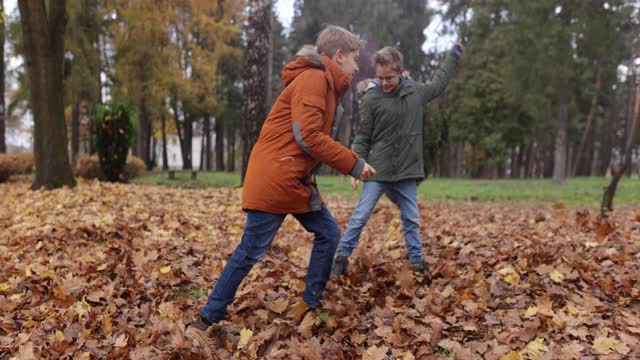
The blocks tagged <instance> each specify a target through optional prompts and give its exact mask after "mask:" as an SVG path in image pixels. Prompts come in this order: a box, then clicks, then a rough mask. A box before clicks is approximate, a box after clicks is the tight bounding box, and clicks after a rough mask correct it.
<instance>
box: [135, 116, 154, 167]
mask: <svg viewBox="0 0 640 360" xmlns="http://www.w3.org/2000/svg"><path fill="white" fill-rule="evenodd" d="M137 148H138V151H137V153H138V156H139V157H140V158H141V159H142V161H144V163H145V165H146V166H147V170H151V169H152V168H153V163H152V161H151V119H150V118H149V110H148V109H147V106H146V105H145V104H144V103H143V104H142V109H141V113H140V129H139V131H138V146H137Z"/></svg>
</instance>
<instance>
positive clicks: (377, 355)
mask: <svg viewBox="0 0 640 360" xmlns="http://www.w3.org/2000/svg"><path fill="white" fill-rule="evenodd" d="M388 351H389V348H388V347H386V346H381V347H377V346H375V345H373V346H371V347H370V348H368V349H367V351H365V352H364V354H362V360H385V359H386V358H387V352H388Z"/></svg>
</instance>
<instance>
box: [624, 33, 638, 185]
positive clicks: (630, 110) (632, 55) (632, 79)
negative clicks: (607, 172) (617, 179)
mask: <svg viewBox="0 0 640 360" xmlns="http://www.w3.org/2000/svg"><path fill="white" fill-rule="evenodd" d="M636 37H637V36H636V34H635V33H634V32H632V33H631V34H630V38H629V48H630V50H631V51H630V54H629V55H630V57H629V77H628V82H629V102H628V104H627V117H626V119H625V124H626V126H625V129H624V139H628V138H629V132H630V131H631V127H632V122H633V119H632V118H633V116H634V111H633V110H634V109H635V104H636V103H637V101H636V97H635V90H636V89H635V86H636V72H635V66H634V64H635V59H636V48H635V45H634V44H635V39H636ZM626 174H627V176H631V166H629V168H628V169H627V170H626Z"/></svg>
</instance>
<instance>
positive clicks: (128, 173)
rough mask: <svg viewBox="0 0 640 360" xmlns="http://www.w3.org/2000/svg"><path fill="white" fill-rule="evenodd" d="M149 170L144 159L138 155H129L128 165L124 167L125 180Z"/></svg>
mask: <svg viewBox="0 0 640 360" xmlns="http://www.w3.org/2000/svg"><path fill="white" fill-rule="evenodd" d="M146 171H147V167H146V165H145V163H144V161H143V160H142V159H140V158H139V157H136V156H133V155H131V156H129V158H128V159H127V165H125V167H124V178H125V180H131V179H133V178H137V177H140V176H142V175H144V174H145V173H146Z"/></svg>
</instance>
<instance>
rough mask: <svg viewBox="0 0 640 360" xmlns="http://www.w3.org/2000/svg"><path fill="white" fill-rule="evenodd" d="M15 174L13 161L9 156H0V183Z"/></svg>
mask: <svg viewBox="0 0 640 360" xmlns="http://www.w3.org/2000/svg"><path fill="white" fill-rule="evenodd" d="M15 173H16V167H15V160H14V158H13V157H12V156H11V155H7V154H0V182H5V181H7V180H9V178H10V177H11V175H13V174H15Z"/></svg>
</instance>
